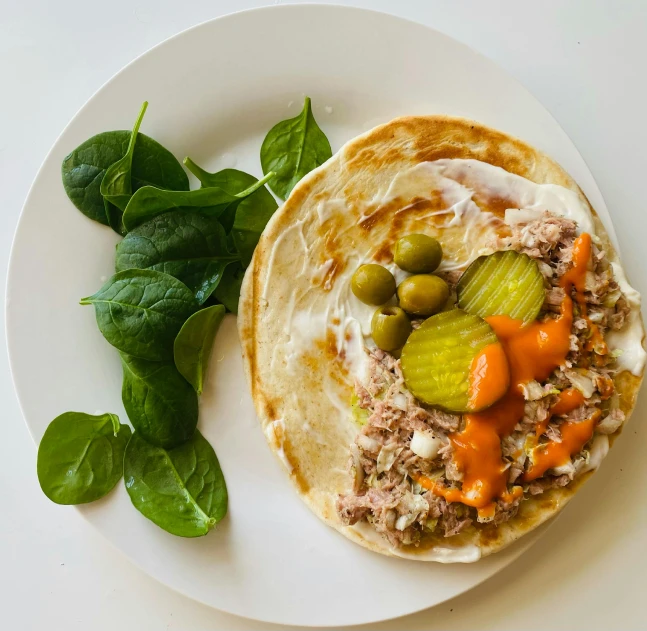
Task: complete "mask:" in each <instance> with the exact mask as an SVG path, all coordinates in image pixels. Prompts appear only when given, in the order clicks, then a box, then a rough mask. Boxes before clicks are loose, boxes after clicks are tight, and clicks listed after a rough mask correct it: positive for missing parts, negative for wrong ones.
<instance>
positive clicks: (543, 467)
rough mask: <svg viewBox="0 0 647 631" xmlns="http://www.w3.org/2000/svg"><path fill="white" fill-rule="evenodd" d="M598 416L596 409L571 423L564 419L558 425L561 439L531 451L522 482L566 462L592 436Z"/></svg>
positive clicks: (533, 478)
mask: <svg viewBox="0 0 647 631" xmlns="http://www.w3.org/2000/svg"><path fill="white" fill-rule="evenodd" d="M599 416H600V411H599V410H596V411H595V413H594V414H593V415H592V416H591V418H588V419H586V420H585V421H579V422H577V423H573V422H570V421H566V422H565V423H562V424H561V425H560V428H559V429H560V432H561V434H562V441H561V442H557V441H550V442H548V443H545V444H543V445H538V446H537V447H535V448H534V449H533V451H532V466H531V467H530V469H528V471H526V473H525V474H524V476H523V479H524V482H530V481H531V480H535V479H537V478H538V477H540V476H542V475H544V473H546V471H548V469H552V468H553V467H559V466H560V465H563V464H566V463H567V462H568V461H569V460H570V458H571V456H572V455H574V454H576V453H577V452H578V451H580V450H581V449H582V447H583V446H584V445H585V444H586V443H587V442H588V440H589V439H590V438H591V436H593V430H594V429H595V423H596V421H597V420H598V417H599Z"/></svg>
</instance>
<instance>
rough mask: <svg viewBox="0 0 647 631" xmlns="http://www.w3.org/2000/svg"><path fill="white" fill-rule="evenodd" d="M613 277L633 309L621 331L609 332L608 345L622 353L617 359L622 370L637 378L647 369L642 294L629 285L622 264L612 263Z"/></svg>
mask: <svg viewBox="0 0 647 631" xmlns="http://www.w3.org/2000/svg"><path fill="white" fill-rule="evenodd" d="M611 267H612V268H613V276H614V277H615V279H616V282H617V283H618V286H619V287H620V290H621V291H622V293H623V294H624V295H625V298H626V299H627V302H628V303H629V305H630V306H631V307H632V311H631V313H630V314H629V318H628V322H627V323H626V324H625V326H624V327H623V328H622V329H621V330H620V331H609V333H607V343H608V344H609V348H611V349H612V350H619V351H622V354H621V355H619V356H618V358H617V359H616V362H617V365H618V368H619V369H620V370H628V371H629V372H631V373H633V374H634V375H636V376H637V377H639V376H640V375H642V372H643V370H644V369H645V360H646V359H647V353H645V349H644V347H643V337H644V336H645V331H644V329H643V324H642V321H641V319H640V294H639V293H638V292H637V291H636V290H635V289H634V288H633V287H632V286H631V285H630V284H629V282H628V281H627V276H626V275H625V271H624V269H623V268H622V266H621V265H620V263H616V262H613V263H611Z"/></svg>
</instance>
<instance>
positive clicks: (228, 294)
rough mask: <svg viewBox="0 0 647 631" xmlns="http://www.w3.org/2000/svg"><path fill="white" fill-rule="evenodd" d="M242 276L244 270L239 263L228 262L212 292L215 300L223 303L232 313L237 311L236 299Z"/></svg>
mask: <svg viewBox="0 0 647 631" xmlns="http://www.w3.org/2000/svg"><path fill="white" fill-rule="evenodd" d="M244 276H245V270H244V269H243V266H242V265H241V264H240V263H230V264H229V265H227V267H226V268H225V271H224V273H223V275H222V279H221V281H220V283H219V284H218V287H216V290H215V291H214V292H213V295H214V297H215V298H216V300H218V302H221V303H222V304H223V305H225V307H227V310H228V311H231V312H232V313H236V314H237V313H238V299H239V298H240V288H241V286H242V284H243V278H244Z"/></svg>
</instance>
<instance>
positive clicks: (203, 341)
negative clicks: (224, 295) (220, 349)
mask: <svg viewBox="0 0 647 631" xmlns="http://www.w3.org/2000/svg"><path fill="white" fill-rule="evenodd" d="M224 317H225V307H224V306H223V305H214V306H213V307H207V308H206V309H201V310H200V311H197V312H196V313H194V314H193V315H192V316H191V317H190V318H189V319H188V320H187V321H186V322H185V323H184V326H183V327H182V328H181V329H180V332H179V333H178V334H177V337H176V338H175V344H174V345H173V357H174V359H175V366H176V367H177V369H178V371H179V372H180V374H181V375H182V376H183V377H184V378H185V379H186V380H187V381H188V382H189V383H190V384H191V385H192V386H193V388H194V390H195V391H196V392H197V393H198V394H202V387H203V384H204V377H205V374H206V372H207V368H208V366H209V358H210V357H211V350H212V348H213V342H214V340H215V339H216V333H217V332H218V328H219V327H220V323H221V322H222V319H223V318H224Z"/></svg>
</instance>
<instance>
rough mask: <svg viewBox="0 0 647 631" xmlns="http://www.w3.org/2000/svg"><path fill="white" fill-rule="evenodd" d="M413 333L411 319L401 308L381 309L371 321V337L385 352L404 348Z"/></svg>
mask: <svg viewBox="0 0 647 631" xmlns="http://www.w3.org/2000/svg"><path fill="white" fill-rule="evenodd" d="M410 333H411V322H410V321H409V317H408V316H407V314H406V313H405V312H404V310H403V309H401V308H400V307H396V306H394V305H387V306H384V307H380V308H379V309H378V310H377V311H376V312H375V313H374V314H373V318H372V319H371V337H372V338H373V341H374V342H375V345H376V346H377V347H378V348H381V349H382V350H383V351H396V350H398V349H399V348H402V347H403V346H404V343H405V342H406V341H407V339H408V337H409V334H410Z"/></svg>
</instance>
